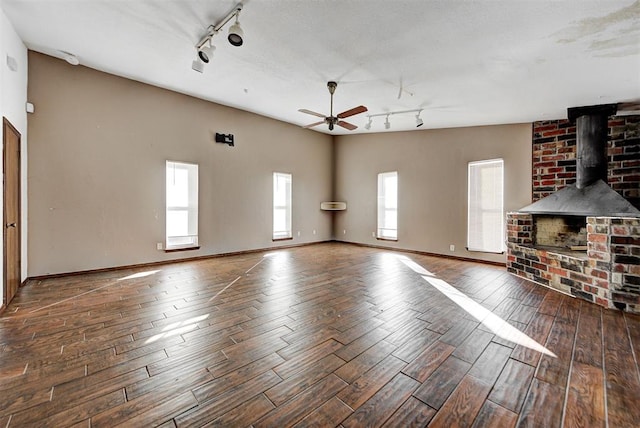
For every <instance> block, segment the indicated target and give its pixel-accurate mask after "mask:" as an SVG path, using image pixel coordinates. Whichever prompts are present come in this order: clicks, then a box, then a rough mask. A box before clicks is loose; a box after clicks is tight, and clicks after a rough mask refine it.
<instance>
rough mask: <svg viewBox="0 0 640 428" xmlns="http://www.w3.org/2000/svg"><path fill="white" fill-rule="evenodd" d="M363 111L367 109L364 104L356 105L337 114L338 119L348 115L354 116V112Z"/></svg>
mask: <svg viewBox="0 0 640 428" xmlns="http://www.w3.org/2000/svg"><path fill="white" fill-rule="evenodd" d="M365 111H367V108H366V107H365V106H358V107H354V108H352V109H351V110H347V111H343V112H342V113H340V114H338V116H336V117H338V118H339V119H343V118H345V117H349V116H354V115H356V114H360V113H364V112H365Z"/></svg>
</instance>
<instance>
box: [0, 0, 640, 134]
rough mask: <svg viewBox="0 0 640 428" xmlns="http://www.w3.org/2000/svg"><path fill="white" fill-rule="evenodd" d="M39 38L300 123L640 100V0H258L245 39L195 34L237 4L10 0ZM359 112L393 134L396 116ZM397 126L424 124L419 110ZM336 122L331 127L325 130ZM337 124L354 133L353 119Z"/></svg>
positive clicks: (461, 116)
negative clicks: (344, 116) (202, 64)
mask: <svg viewBox="0 0 640 428" xmlns="http://www.w3.org/2000/svg"><path fill="white" fill-rule="evenodd" d="M0 4H1V5H2V9H3V10H4V11H5V13H6V15H7V16H8V17H9V19H10V21H11V22H12V23H13V25H14V27H15V29H16V31H17V33H18V34H19V35H20V37H21V38H22V39H23V41H24V42H25V44H26V45H27V47H28V48H29V49H32V50H34V51H37V52H42V53H45V54H48V55H52V56H55V57H60V58H61V57H62V54H61V52H60V51H67V52H71V53H73V54H75V55H76V56H77V57H78V59H79V60H80V64H81V65H84V66H87V67H91V68H94V69H97V70H102V71H105V72H108V73H112V74H116V75H119V76H123V77H127V78H130V79H134V80H138V81H141V82H145V83H149V84H152V85H156V86H159V87H163V88H167V89H171V90H174V91H178V92H182V93H185V94H189V95H193V96H196V97H199V98H203V99H206V100H210V101H213V102H216V103H220V104H224V105H228V106H232V107H236V108H239V109H242V110H247V111H251V112H255V113H258V114H261V115H265V116H268V117H272V118H276V119H279V120H282V121H285V122H289V123H293V124H296V125H305V124H308V123H312V122H316V121H317V120H319V119H318V118H316V117H314V116H310V115H306V114H303V113H300V112H298V109H300V108H306V109H309V110H314V111H317V112H320V113H324V114H328V113H329V92H328V91H327V87H326V82H327V81H328V80H335V81H337V82H338V88H337V90H336V93H335V98H334V113H337V112H340V111H343V110H347V109H350V108H352V107H355V106H357V105H360V104H364V105H365V106H367V107H368V109H369V112H368V113H369V114H374V115H376V114H382V113H388V112H395V111H403V110H412V109H420V108H421V109H424V110H423V112H422V115H421V117H422V119H424V122H425V125H424V126H423V127H422V128H420V129H426V128H444V127H459V126H472V125H488V124H502V123H518V122H531V121H534V120H544V119H558V118H564V117H566V109H567V108H568V107H577V106H584V105H593V104H605V103H615V102H624V101H633V100H638V99H640V2H639V1H633V0H620V1H618V0H608V1H602V0H599V1H588V0H576V1H559V0H554V1H543V0H535V1H533V0H532V1H525V0H520V1H514V0H504V1H500V0H492V1H489V0H486V1H452V0H446V1H430V0H398V1H391V0H385V1H382V0H366V1H365V0H336V1H328V0H327V1H299V0H262V1H259V0H247V1H244V9H243V11H242V13H241V14H240V22H241V24H242V27H243V29H244V33H245V43H244V45H243V46H242V47H233V46H231V45H230V44H229V43H228V42H227V41H226V30H227V29H228V27H229V24H228V25H227V26H225V28H224V31H223V32H221V33H220V34H218V35H216V36H215V37H214V39H213V40H214V42H215V45H216V46H217V50H216V53H215V56H214V58H213V60H212V62H211V63H210V64H208V65H207V66H206V68H205V71H204V73H202V74H200V73H197V72H195V71H193V70H192V69H191V62H192V60H193V59H194V58H195V55H196V51H195V48H194V45H195V44H196V43H197V42H198V40H199V39H200V37H201V36H202V35H204V33H205V31H206V28H207V27H208V26H209V25H211V24H215V23H217V22H218V21H219V20H220V19H222V18H223V17H224V16H225V15H226V14H227V13H228V12H229V11H231V10H232V9H233V7H234V6H235V4H236V2H234V1H227V0H220V1H211V0H209V1H204V0H203V1H197V0H184V1H171V0H136V1H133V0H132V1H125V0H108V1H104V0H90V1H81V0H75V1H71V0H48V1H36V0H20V1H18V0H0ZM366 116H367V114H366V113H365V114H360V115H358V116H353V117H352V118H349V119H348V120H349V121H350V122H352V123H353V124H355V125H357V126H358V127H359V128H358V129H357V130H355V131H352V132H353V133H366V132H384V131H385V129H384V125H383V122H384V120H385V117H384V116H380V117H374V118H373V125H372V127H371V130H366V129H365V128H364V125H365V123H366V122H367V117H366ZM390 122H391V128H390V131H398V130H410V129H416V128H415V117H414V114H408V113H407V114H395V115H392V116H391V117H390ZM313 129H315V130H318V131H321V132H329V131H328V129H327V126H326V125H321V126H318V127H315V128H313ZM332 133H333V134H345V133H349V131H346V130H344V129H342V128H340V127H336V129H335V130H334V131H333V132H332Z"/></svg>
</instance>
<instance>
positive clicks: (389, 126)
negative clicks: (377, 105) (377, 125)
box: [384, 115, 391, 129]
mask: <svg viewBox="0 0 640 428" xmlns="http://www.w3.org/2000/svg"><path fill="white" fill-rule="evenodd" d="M389 128H391V123H390V122H389V115H387V118H386V119H385V121H384V129H389Z"/></svg>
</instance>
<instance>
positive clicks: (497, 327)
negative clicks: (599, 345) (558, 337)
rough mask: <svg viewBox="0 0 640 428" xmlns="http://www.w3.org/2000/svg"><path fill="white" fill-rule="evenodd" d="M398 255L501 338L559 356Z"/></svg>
mask: <svg viewBox="0 0 640 428" xmlns="http://www.w3.org/2000/svg"><path fill="white" fill-rule="evenodd" d="M397 257H398V259H399V260H400V261H401V262H402V263H403V264H405V265H406V266H407V267H409V268H410V269H411V270H413V271H414V272H416V273H418V274H420V276H422V279H424V280H425V281H427V283H429V284H430V285H431V286H432V287H434V288H436V289H437V290H438V291H440V292H441V293H442V294H444V295H445V296H446V297H447V298H449V299H450V300H451V301H452V302H453V303H455V304H456V305H458V306H460V307H461V308H462V309H464V310H465V311H466V312H467V313H468V314H470V315H471V316H473V317H474V318H475V319H477V320H478V321H479V322H481V323H482V324H483V325H484V326H485V327H487V328H488V329H489V330H491V331H492V332H493V333H494V334H495V335H496V336H500V337H501V338H503V339H506V340H508V341H510V342H513V343H515V344H517V345H522V346H525V347H527V348H529V349H533V350H534V351H538V352H540V353H542V354H545V355H549V356H551V357H554V358H557V356H556V354H554V353H553V352H551V351H550V350H548V349H547V348H545V347H544V346H543V345H541V344H539V343H538V342H536V341H535V340H533V339H532V338H531V337H529V336H527V335H526V334H525V333H523V332H521V331H520V330H518V329H517V328H515V327H514V326H512V325H511V324H509V323H508V322H507V321H505V320H503V319H502V318H500V317H499V316H497V315H496V314H494V313H493V312H491V311H490V310H488V309H487V308H485V307H484V306H482V305H481V304H479V303H477V302H476V301H474V300H473V299H471V298H470V297H468V296H467V295H466V294H464V293H462V292H461V291H460V290H458V289H456V288H454V287H452V286H451V285H449V284H448V283H447V282H446V281H443V280H441V279H439V278H436V276H435V275H434V274H432V273H431V272H429V271H428V270H426V269H424V268H423V267H422V266H420V265H419V264H417V263H415V262H414V261H413V260H411V259H409V258H408V257H406V256H397Z"/></svg>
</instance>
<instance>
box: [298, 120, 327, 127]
mask: <svg viewBox="0 0 640 428" xmlns="http://www.w3.org/2000/svg"><path fill="white" fill-rule="evenodd" d="M323 123H325V121H324V120H322V121H320V122H316V123H312V124H310V125H306V126H303V128H313V127H314V126H318V125H322V124H323Z"/></svg>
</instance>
